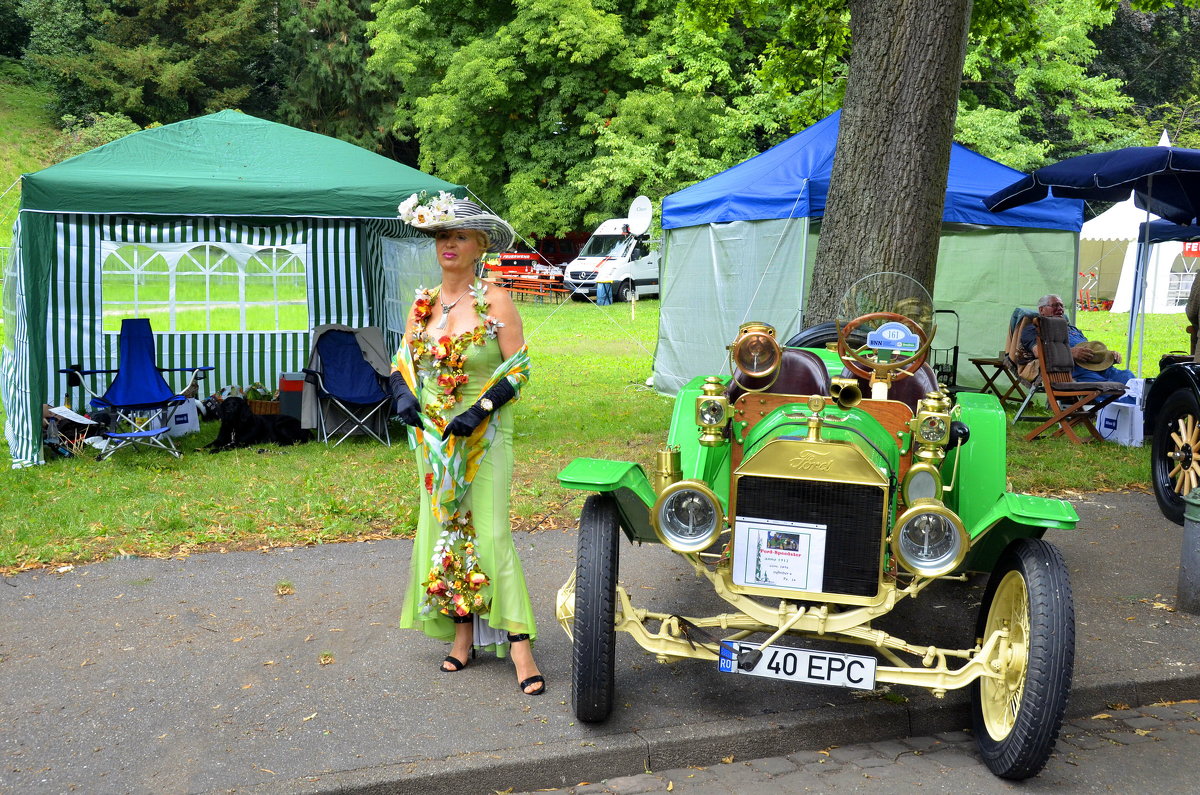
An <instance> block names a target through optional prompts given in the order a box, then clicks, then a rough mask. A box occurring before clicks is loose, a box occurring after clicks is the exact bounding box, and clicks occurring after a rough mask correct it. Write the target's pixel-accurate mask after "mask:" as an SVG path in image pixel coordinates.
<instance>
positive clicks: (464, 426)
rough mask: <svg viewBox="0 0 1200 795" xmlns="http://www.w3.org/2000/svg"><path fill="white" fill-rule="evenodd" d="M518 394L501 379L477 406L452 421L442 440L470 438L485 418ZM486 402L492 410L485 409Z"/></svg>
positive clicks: (507, 381)
mask: <svg viewBox="0 0 1200 795" xmlns="http://www.w3.org/2000/svg"><path fill="white" fill-rule="evenodd" d="M516 394H517V390H516V388H515V387H513V385H512V384H511V383H509V380H508V379H507V378H501V379H500V380H499V381H498V382H497V383H496V384H495V385H494V386H493V387H492V388H491V389H489V390H488V391H486V392H484V393H483V394H482V395H481V396H480V397H479V400H477V401H476V402H475V405H473V406H471V408H469V409H467V410H466V411H464V412H463V413H462V414H459V415H458V416H457V417H455V418H454V419H452V420H450V424H449V425H447V426H446V432H445V433H443V434H442V438H443V439H448V438H450V437H451V436H470V435H471V434H472V433H473V432H474V431H475V429H476V428H478V427H479V423H481V422H483V418H484V417H486V416H487V415H489V414H491V413H493V412H496V411H499V410H500V407H501V406H503V405H504V404H505V403H507V402H508V401H510V400H512V399H513V398H514V397H516ZM484 401H487V402H488V403H490V404H491V408H484V407H483V404H484Z"/></svg>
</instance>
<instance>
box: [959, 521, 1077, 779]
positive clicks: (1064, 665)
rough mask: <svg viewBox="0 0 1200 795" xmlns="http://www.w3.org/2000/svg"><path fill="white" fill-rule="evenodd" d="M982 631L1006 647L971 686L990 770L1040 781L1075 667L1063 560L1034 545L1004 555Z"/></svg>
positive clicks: (1027, 542) (1020, 543) (1015, 546)
mask: <svg viewBox="0 0 1200 795" xmlns="http://www.w3.org/2000/svg"><path fill="white" fill-rule="evenodd" d="M976 631H977V634H978V636H979V639H980V642H981V643H983V642H987V640H988V639H989V638H991V637H992V636H993V634H995V633H996V632H1000V633H1001V638H1000V642H999V643H998V644H996V646H995V647H994V649H993V653H992V655H991V657H990V658H989V659H988V660H987V663H986V664H987V667H988V673H987V674H986V675H984V676H982V677H980V678H979V679H977V680H976V681H975V683H974V684H973V685H972V686H971V696H972V698H971V723H972V727H973V729H974V732H975V740H976V742H977V743H978V744H979V752H980V755H981V756H982V757H983V761H984V763H985V764H987V766H988V768H989V769H990V770H991V771H992V772H993V773H995V774H996V775H997V776H999V777H1001V778H1006V779H1014V780H1020V779H1026V778H1029V777H1031V776H1036V775H1037V774H1038V772H1039V771H1040V770H1041V769H1042V767H1043V766H1044V765H1045V764H1046V760H1047V759H1049V758H1050V752H1051V751H1052V750H1053V749H1054V741H1055V739H1056V738H1057V737H1058V731H1059V729H1060V728H1061V727H1062V722H1063V715H1064V714H1065V712H1066V709H1067V696H1068V694H1069V693H1070V691H1071V674H1072V672H1073V671H1074V668H1075V607H1074V602H1073V601H1072V599H1071V582H1070V578H1069V576H1068V574H1067V566H1066V564H1065V563H1064V562H1063V559H1062V554H1061V553H1060V552H1059V551H1058V549H1057V548H1056V547H1055V546H1054V545H1053V544H1050V543H1049V542H1046V541H1042V540H1041V539H1034V538H1026V539H1019V540H1017V541H1014V542H1013V543H1012V544H1010V545H1009V546H1008V548H1007V549H1005V550H1004V554H1003V555H1001V556H1000V560H999V562H998V563H997V565H996V568H995V570H994V571H993V572H992V576H991V577H990V578H989V579H988V584H987V590H986V591H985V592H984V596H983V604H982V606H981V607H980V609H979V622H978V624H977V626H976Z"/></svg>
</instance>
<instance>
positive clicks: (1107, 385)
mask: <svg viewBox="0 0 1200 795" xmlns="http://www.w3.org/2000/svg"><path fill="white" fill-rule="evenodd" d="M1033 322H1034V324H1035V326H1036V327H1037V330H1038V333H1037V339H1038V344H1037V346H1036V347H1037V357H1038V365H1039V367H1040V369H1041V379H1042V383H1041V388H1042V391H1043V392H1044V393H1045V395H1046V407H1047V408H1048V409H1049V411H1050V414H1051V415H1052V416H1051V417H1050V418H1049V419H1047V420H1046V421H1045V422H1043V423H1042V424H1041V425H1039V426H1038V427H1036V428H1034V429H1033V430H1032V431H1030V432H1029V433H1028V434H1027V435H1026V436H1025V440H1026V441H1032V440H1033V439H1036V438H1037V437H1038V436H1040V435H1042V434H1043V433H1045V432H1046V431H1048V430H1050V429H1051V428H1053V427H1055V426H1056V425H1057V426H1058V428H1057V430H1055V431H1054V433H1052V434H1050V435H1051V436H1058V435H1059V434H1066V436H1067V438H1068V439H1070V440H1071V441H1072V442H1074V443H1075V444H1083V443H1084V442H1085V441H1089V442H1090V441H1092V439H1095V440H1097V441H1103V440H1104V437H1103V436H1101V435H1100V432H1099V431H1097V430H1096V423H1095V417H1096V413H1097V412H1098V411H1100V409H1102V408H1104V406H1106V405H1108V404H1109V403H1111V402H1112V401H1114V400H1116V399H1117V398H1119V397H1121V396H1122V395H1124V394H1125V385H1124V384H1121V383H1118V382H1116V381H1076V380H1074V377H1073V376H1072V375H1071V371H1072V370H1074V369H1075V361H1074V359H1072V358H1071V346H1070V345H1068V344H1067V321H1066V320H1065V319H1064V318H1061V317H1038V318H1034V321H1033ZM1076 426H1078V427H1079V428H1082V429H1083V430H1086V431H1087V432H1088V433H1090V434H1091V438H1090V439H1081V438H1080V437H1079V435H1078V434H1077V433H1076V432H1075V429H1076Z"/></svg>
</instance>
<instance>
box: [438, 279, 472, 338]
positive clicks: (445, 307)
mask: <svg viewBox="0 0 1200 795" xmlns="http://www.w3.org/2000/svg"><path fill="white" fill-rule="evenodd" d="M469 292H471V288H470V287H468V288H467V289H466V290H464V291H463V292H462V293H461V294H460V295H459V296H458V298H455V299H454V300H453V301H451V302H450V303H446V301H445V299H443V298H442V294H441V293H440V292H439V293H438V303H440V304H441V305H442V319H441V320H440V321H438V324H437V326H436V328H437V329H438V330H441V329H444V328H446V324H447V323H449V322H450V310H451V309H453V308H454V307H456V306H458V302H459V301H461V300H463V298H464V297H465V296H466V294H467V293H469Z"/></svg>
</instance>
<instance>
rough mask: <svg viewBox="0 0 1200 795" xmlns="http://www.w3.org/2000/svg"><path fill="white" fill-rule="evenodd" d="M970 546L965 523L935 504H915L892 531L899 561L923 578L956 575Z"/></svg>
mask: <svg viewBox="0 0 1200 795" xmlns="http://www.w3.org/2000/svg"><path fill="white" fill-rule="evenodd" d="M970 543H971V542H970V538H968V537H967V530H966V528H965V527H963V523H962V520H961V519H959V518H958V516H956V515H955V514H954V512H953V511H951V510H950V509H949V508H947V507H946V506H945V505H942V504H941V503H940V502H938V501H936V500H915V501H914V504H913V505H912V507H911V508H909V509H908V510H907V511H905V512H904V513H902V514H901V515H900V518H899V519H897V520H896V526H895V528H894V529H893V530H892V553H893V554H894V555H895V556H896V560H897V561H899V562H900V565H901V566H903V567H904V568H906V569H908V570H909V571H911V572H912V573H913V574H919V575H921V576H923V577H937V576H939V575H942V574H947V573H949V572H951V571H953V570H954V569H955V567H957V566H958V564H960V563H962V561H963V558H964V557H966V555H967V548H968V547H969V546H970Z"/></svg>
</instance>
